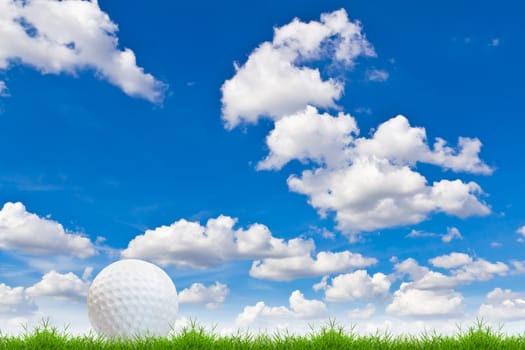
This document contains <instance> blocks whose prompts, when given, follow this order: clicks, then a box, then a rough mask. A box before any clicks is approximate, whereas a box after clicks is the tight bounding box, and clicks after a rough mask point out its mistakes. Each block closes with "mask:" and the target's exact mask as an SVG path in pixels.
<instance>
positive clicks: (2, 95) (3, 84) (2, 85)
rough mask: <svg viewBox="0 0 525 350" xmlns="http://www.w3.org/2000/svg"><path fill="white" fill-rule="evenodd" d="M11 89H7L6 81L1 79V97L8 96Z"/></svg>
mask: <svg viewBox="0 0 525 350" xmlns="http://www.w3.org/2000/svg"><path fill="white" fill-rule="evenodd" d="M8 96H9V91H8V90H7V86H6V85H5V81H2V80H0V97H8Z"/></svg>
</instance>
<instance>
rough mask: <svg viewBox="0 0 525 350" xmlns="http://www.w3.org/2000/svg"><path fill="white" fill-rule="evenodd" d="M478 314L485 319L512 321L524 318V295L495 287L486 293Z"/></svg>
mask: <svg viewBox="0 0 525 350" xmlns="http://www.w3.org/2000/svg"><path fill="white" fill-rule="evenodd" d="M478 315H479V316H480V317H482V318H483V319H486V320H497V321H513V320H519V319H523V318H525V296H523V294H521V293H515V292H513V291H512V290H510V289H505V290H503V289H501V288H495V289H493V290H492V291H491V292H489V293H488V294H487V297H486V300H485V303H483V304H481V306H480V307H479V310H478Z"/></svg>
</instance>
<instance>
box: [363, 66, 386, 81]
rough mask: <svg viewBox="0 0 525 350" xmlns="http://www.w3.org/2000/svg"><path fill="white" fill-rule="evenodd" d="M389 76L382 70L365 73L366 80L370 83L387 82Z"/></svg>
mask: <svg viewBox="0 0 525 350" xmlns="http://www.w3.org/2000/svg"><path fill="white" fill-rule="evenodd" d="M388 77H389V74H388V72H387V71H386V70H384V69H372V70H369V71H368V72H367V73H366V78H367V79H368V80H370V81H387V80H388Z"/></svg>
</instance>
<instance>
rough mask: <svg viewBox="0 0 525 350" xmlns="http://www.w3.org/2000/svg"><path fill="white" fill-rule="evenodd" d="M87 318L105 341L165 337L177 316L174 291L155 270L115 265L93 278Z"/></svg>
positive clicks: (134, 263)
mask: <svg viewBox="0 0 525 350" xmlns="http://www.w3.org/2000/svg"><path fill="white" fill-rule="evenodd" d="M87 306H88V316H89V321H90V322H91V325H92V326H93V328H94V329H95V331H96V332H97V333H99V334H101V335H104V336H106V337H120V338H131V337H135V336H139V337H143V336H166V335H168V333H169V332H170V330H171V326H173V324H174V322H175V320H176V318H177V313H178V309H179V307H178V302H177V290H176V289H175V285H174V284H173V282H172V280H171V278H170V277H169V276H168V275H167V274H166V273H165V272H164V271H163V270H162V269H161V268H159V267H158V266H156V265H153V264H151V263H149V262H146V261H142V260H137V259H125V260H120V261H117V262H115V263H113V264H111V265H108V266H107V267H105V268H104V269H103V270H102V271H100V273H99V274H98V275H97V277H95V279H94V280H93V283H92V284H91V287H90V288H89V292H88V296H87Z"/></svg>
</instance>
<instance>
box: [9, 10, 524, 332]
mask: <svg viewBox="0 0 525 350" xmlns="http://www.w3.org/2000/svg"><path fill="white" fill-rule="evenodd" d="M522 11H523V6H522V5H520V4H518V3H517V2H504V3H501V4H498V5H497V6H495V5H494V4H493V3H489V2H473V1H466V2H462V3H461V4H458V3H456V2H452V1H442V2H440V3H439V4H425V5H424V6H423V5H421V3H420V2H417V1H406V2H404V3H403V5H402V6H400V5H395V4H393V3H391V2H388V1H381V2H376V3H374V4H373V5H371V4H370V3H369V2H365V1H352V2H348V1H330V2H321V1H300V2H299V1H288V2H285V3H283V2H278V1H265V2H262V3H256V4H251V5H250V6H249V7H248V6H247V5H246V4H245V3H243V2H240V1H223V2H221V3H217V2H208V1H200V2H199V1H194V2H170V3H166V2H162V1H157V2H155V1H150V2H148V3H147V4H142V3H124V2H118V1H117V2H107V1H99V2H98V3H97V2H96V1H78V0H67V1H62V2H59V1H53V0H42V1H27V2H25V3H24V4H23V3H22V2H19V1H9V0H0V38H1V40H0V122H1V127H0V147H1V148H2V149H3V150H4V152H2V155H1V156H0V202H1V203H0V206H1V211H0V262H1V264H0V328H1V329H2V330H4V331H8V332H15V333H16V332H19V331H20V330H21V328H20V324H21V323H30V324H34V323H38V322H39V320H41V319H42V318H43V317H51V320H52V321H53V322H54V323H55V324H57V325H59V326H60V325H63V324H70V326H71V329H72V330H73V331H75V332H79V333H82V332H85V331H87V330H88V329H89V321H88V319H87V313H86V305H85V296H86V293H87V290H88V288H89V285H90V282H91V281H92V279H93V278H94V276H96V273H98V272H99V271H100V270H101V269H102V268H103V267H104V266H106V265H107V264H109V263H111V262H113V261H116V260H118V259H120V258H124V257H135V258H142V259H145V260H149V261H152V262H155V263H157V264H160V265H161V266H163V267H164V268H165V269H166V271H167V272H168V273H169V275H170V276H171V277H172V279H173V281H174V283H175V285H176V286H177V289H178V291H179V297H180V300H179V302H180V315H179V320H178V325H179V326H181V325H184V324H185V322H187V321H188V320H189V319H198V320H201V322H203V323H205V324H214V323H216V324H218V325H219V328H220V329H221V331H224V332H228V331H229V330H232V329H237V328H239V327H246V326H249V327H250V329H272V328H274V327H287V328H288V329H291V330H293V331H297V332H301V331H305V330H306V331H307V330H308V324H312V323H313V324H322V323H323V322H324V321H326V320H327V319H328V318H329V317H332V318H334V317H335V318H337V319H338V320H339V321H340V322H341V323H342V324H343V325H346V326H348V325H350V324H356V325H357V327H358V328H357V329H358V330H359V331H361V332H367V331H375V330H376V329H378V328H379V329H389V330H391V331H393V332H408V331H419V330H421V329H423V328H424V327H427V328H429V327H432V328H435V329H437V330H439V331H443V332H451V331H452V332H454V331H455V330H456V329H455V323H458V322H460V323H464V324H466V325H468V324H470V323H471V322H472V321H473V320H475V319H476V317H483V318H486V319H487V320H489V321H490V322H494V324H497V323H498V322H504V323H505V324H506V330H508V331H509V332H513V331H520V330H521V329H523V319H524V318H525V307H524V306H523V305H524V302H523V300H525V289H523V286H522V283H521V280H522V278H523V273H524V272H525V266H524V265H523V264H525V259H524V258H523V254H522V253H521V252H522V249H523V242H524V239H525V216H524V214H523V213H524V212H525V202H524V200H523V195H522V193H521V191H520V188H521V185H520V183H521V181H522V178H523V175H524V173H525V168H524V165H523V164H524V163H523V162H522V161H521V160H520V157H521V154H522V153H523V151H525V149H524V148H523V146H522V143H521V142H520V139H521V135H522V130H523V129H524V125H523V121H522V114H523V105H522V98H523V95H524V92H525V91H524V88H523V85H522V84H521V82H522V81H523V79H524V78H525V71H524V70H523V68H522V62H523V58H524V55H525V50H524V49H523V45H521V42H522V41H523V40H522V37H523V34H524V29H523V23H522V20H521V18H520V15H519V14H520V13H522Z"/></svg>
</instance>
